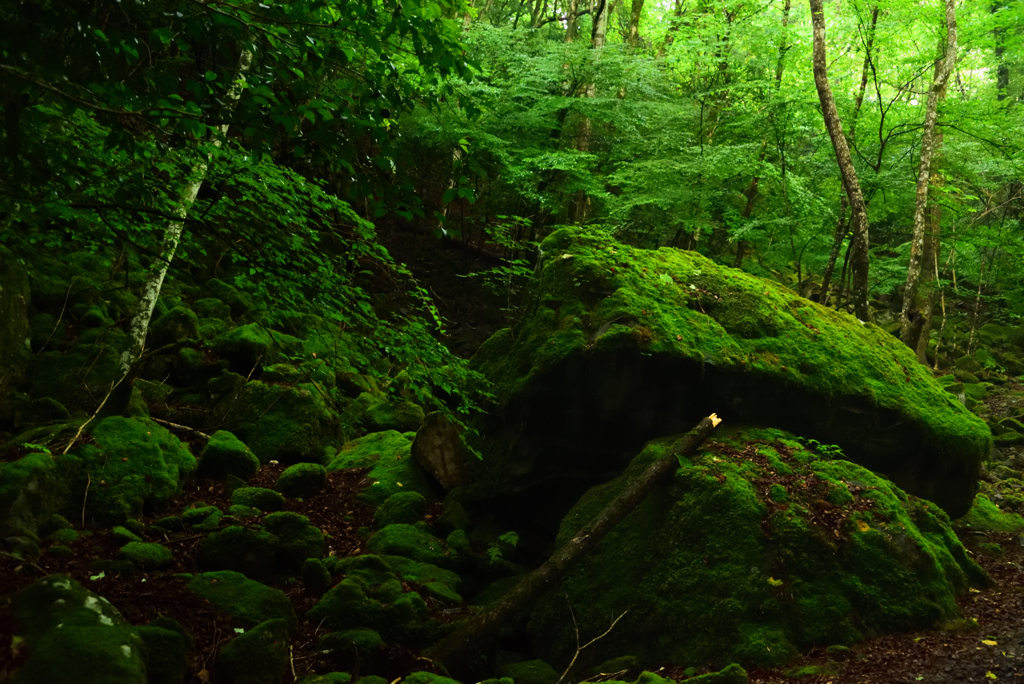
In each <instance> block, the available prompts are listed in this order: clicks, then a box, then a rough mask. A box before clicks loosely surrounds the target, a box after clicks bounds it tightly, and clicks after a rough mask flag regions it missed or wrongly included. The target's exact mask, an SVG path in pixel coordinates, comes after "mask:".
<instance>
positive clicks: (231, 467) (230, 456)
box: [197, 430, 260, 480]
mask: <svg viewBox="0 0 1024 684" xmlns="http://www.w3.org/2000/svg"><path fill="white" fill-rule="evenodd" d="M259 469H260V460H259V459H258V458H256V455H255V454H254V453H252V450H251V449H249V447H247V446H246V445H245V444H244V443H243V442H242V441H241V440H240V439H238V438H237V437H235V436H234V435H233V434H231V433H230V432H227V431H226V430H218V431H217V432H214V433H213V434H212V435H211V436H210V441H209V442H207V443H206V446H205V447H203V453H202V456H201V457H200V459H199V472H198V473H197V474H198V475H199V476H200V477H209V478H213V479H217V480H221V479H224V478H225V477H227V476H228V475H234V476H235V477H238V478H241V479H243V480H247V479H249V478H250V477H252V476H253V475H255V474H256V471H257V470H259Z"/></svg>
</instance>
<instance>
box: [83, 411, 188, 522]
mask: <svg viewBox="0 0 1024 684" xmlns="http://www.w3.org/2000/svg"><path fill="white" fill-rule="evenodd" d="M92 437H93V439H94V440H95V443H94V444H85V445H83V446H82V447H80V448H79V449H78V452H77V453H78V455H79V457H80V458H81V460H82V465H83V468H84V469H85V470H86V471H87V472H88V474H89V478H90V488H89V497H88V499H87V504H86V518H87V519H89V520H94V521H95V522H97V523H99V524H101V525H119V524H121V523H123V522H125V520H127V519H128V518H134V517H137V516H138V515H139V514H141V513H142V512H143V511H146V512H150V513H152V512H154V511H157V510H159V509H161V508H162V507H163V506H165V505H166V504H167V503H169V502H170V500H171V499H172V498H173V497H174V496H175V495H177V494H179V493H180V492H181V486H182V484H183V481H184V480H185V478H187V477H188V476H189V475H191V474H192V473H194V472H195V470H196V459H195V457H194V456H193V455H192V454H191V452H189V450H188V447H186V446H185V445H184V444H182V443H181V442H180V441H179V440H178V438H177V437H175V436H174V435H172V434H171V433H170V432H168V431H167V429H166V428H164V427H161V426H160V425H158V424H156V423H154V422H153V421H151V420H148V419H145V418H122V417H120V416H111V417H109V418H104V419H103V420H102V421H101V422H100V423H99V424H98V425H97V426H96V427H95V428H94V429H93V430H92ZM82 479H85V478H84V477H83V478H82ZM84 484H85V483H84V482H83V483H82V485H84Z"/></svg>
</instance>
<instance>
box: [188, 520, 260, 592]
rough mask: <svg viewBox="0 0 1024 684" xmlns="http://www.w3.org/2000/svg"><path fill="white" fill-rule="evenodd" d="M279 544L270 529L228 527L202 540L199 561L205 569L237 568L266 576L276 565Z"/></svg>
mask: <svg viewBox="0 0 1024 684" xmlns="http://www.w3.org/2000/svg"><path fill="white" fill-rule="evenodd" d="M276 548H277V538H276V537H274V535H272V534H270V533H269V532H264V531H262V530H251V529H248V528H245V527H238V526H232V527H225V528H224V529H223V530H221V531H220V532H216V533H214V534H211V535H209V536H208V537H206V538H205V539H203V541H202V542H200V543H199V556H198V559H197V563H198V565H199V568H200V569H201V570H204V571H215V570H234V571H236V572H241V573H243V574H245V575H246V576H247V577H251V578H253V579H262V578H264V577H267V576H268V575H269V574H270V573H271V571H272V570H273V568H274V551H275V550H276Z"/></svg>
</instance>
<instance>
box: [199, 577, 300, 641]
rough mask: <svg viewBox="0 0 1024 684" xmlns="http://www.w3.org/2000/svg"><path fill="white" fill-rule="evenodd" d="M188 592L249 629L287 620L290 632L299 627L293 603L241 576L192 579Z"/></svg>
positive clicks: (279, 592)
mask: <svg viewBox="0 0 1024 684" xmlns="http://www.w3.org/2000/svg"><path fill="white" fill-rule="evenodd" d="M188 588H189V589H190V590H191V591H193V592H195V593H196V594H198V595H199V596H202V597H203V598H204V599H206V600H207V601H209V602H210V603H212V604H213V605H215V606H217V607H218V608H220V609H221V610H223V611H224V612H225V613H227V614H229V615H231V616H232V617H234V618H235V619H237V620H238V621H239V622H241V623H242V624H243V625H244V626H246V627H255V626H256V625H258V624H259V623H261V622H263V621H265V620H284V621H285V622H286V623H287V624H288V626H289V628H294V627H295V625H296V623H297V621H296V618H295V611H294V610H293V609H292V604H291V601H289V600H288V597H287V596H285V595H284V592H282V591H280V590H279V589H273V588H271V587H268V586H267V585H265V584H262V583H260V582H256V581H253V580H251V579H249V578H247V577H246V576H245V575H243V574H242V573H240V572H232V571H230V570H222V571H219V572H204V573H202V574H199V575H196V576H195V577H194V578H192V580H191V581H190V582H189V583H188Z"/></svg>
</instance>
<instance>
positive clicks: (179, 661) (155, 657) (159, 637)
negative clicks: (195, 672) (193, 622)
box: [135, 626, 188, 684]
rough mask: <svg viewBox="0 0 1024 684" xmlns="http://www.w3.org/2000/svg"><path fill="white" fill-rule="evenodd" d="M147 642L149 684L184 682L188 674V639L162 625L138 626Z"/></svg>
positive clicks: (138, 632) (139, 632) (137, 630)
mask: <svg viewBox="0 0 1024 684" xmlns="http://www.w3.org/2000/svg"><path fill="white" fill-rule="evenodd" d="M135 632H136V633H137V634H138V635H139V638H140V639H142V642H143V643H144V644H145V646H146V649H145V654H144V657H145V662H146V675H147V678H148V680H147V684H182V682H184V681H185V675H186V674H188V657H187V655H188V654H187V651H188V647H187V640H186V639H185V637H184V636H182V635H181V634H180V633H179V632H177V631H175V630H171V629H163V628H161V627H153V626H149V627H136V628H135Z"/></svg>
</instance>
